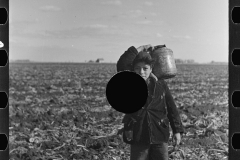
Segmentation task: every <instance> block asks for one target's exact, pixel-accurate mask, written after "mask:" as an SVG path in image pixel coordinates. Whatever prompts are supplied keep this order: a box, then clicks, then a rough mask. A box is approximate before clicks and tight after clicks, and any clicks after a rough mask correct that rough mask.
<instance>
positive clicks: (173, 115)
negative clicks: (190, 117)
mask: <svg viewBox="0 0 240 160" xmlns="http://www.w3.org/2000/svg"><path fill="white" fill-rule="evenodd" d="M163 85H164V88H165V97H166V104H167V112H168V115H167V116H168V119H169V122H170V125H171V128H172V131H173V134H175V133H181V134H182V133H184V132H185V131H184V127H183V125H182V122H181V118H180V116H179V113H178V110H177V107H176V104H175V102H174V99H173V97H172V94H171V92H170V90H169V88H168V86H167V83H166V82H164V81H163Z"/></svg>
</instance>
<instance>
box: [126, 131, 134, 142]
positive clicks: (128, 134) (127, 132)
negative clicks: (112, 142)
mask: <svg viewBox="0 0 240 160" xmlns="http://www.w3.org/2000/svg"><path fill="white" fill-rule="evenodd" d="M124 134H125V135H126V137H127V139H128V140H132V138H133V133H132V131H125V133H124Z"/></svg>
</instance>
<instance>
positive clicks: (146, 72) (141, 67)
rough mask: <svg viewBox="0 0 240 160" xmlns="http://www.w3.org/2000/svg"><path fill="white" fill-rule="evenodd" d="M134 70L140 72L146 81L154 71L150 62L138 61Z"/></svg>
mask: <svg viewBox="0 0 240 160" xmlns="http://www.w3.org/2000/svg"><path fill="white" fill-rule="evenodd" d="M134 72H136V73H137V74H139V75H140V76H141V77H142V78H143V79H144V80H145V81H146V80H147V79H148V77H149V76H150V73H151V72H152V68H151V66H150V65H149V64H146V63H144V62H138V63H137V64H135V66H134Z"/></svg>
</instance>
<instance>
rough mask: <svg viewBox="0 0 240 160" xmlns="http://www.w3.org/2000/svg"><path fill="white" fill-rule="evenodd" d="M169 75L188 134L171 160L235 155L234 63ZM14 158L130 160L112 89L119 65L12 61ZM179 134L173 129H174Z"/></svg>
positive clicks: (184, 69) (187, 68)
mask: <svg viewBox="0 0 240 160" xmlns="http://www.w3.org/2000/svg"><path fill="white" fill-rule="evenodd" d="M177 69H178V75H177V76H176V77H175V78H173V79H169V80H167V83H168V86H169V88H170V90H171V92H172V95H173V97H174V99H175V102H176V104H177V106H178V109H179V112H180V116H181V119H182V122H183V125H184V127H185V130H186V134H185V135H183V137H182V144H181V145H180V146H178V147H176V148H174V147H173V142H172V140H171V139H170V141H169V156H170V159H171V160H181V159H187V160H191V159H192V160H219V159H221V160H224V159H227V156H228V66H227V65H177ZM9 70H10V71H9V76H10V88H9V93H10V95H9V120H10V121H9V152H10V159H11V160H20V159H21V160H41V159H42V160H53V159H58V160H60V159H62V160H74V159H76V160H81V159H82V160H90V159H95V160H97V159H99V160H124V159H126V160H127V159H129V155H130V153H129V151H130V150H129V149H130V148H129V147H130V146H129V145H127V144H125V143H124V142H123V141H122V139H121V138H122V137H121V128H122V124H121V120H122V118H123V114H122V113H119V112H116V111H115V110H114V109H112V108H111V106H109V104H108V102H107V100H106V97H105V86H106V84H107V82H108V80H109V79H110V78H111V77H112V76H113V75H114V74H115V73H116V65H115V64H64V63H62V64H60V63H51V64H43V63H42V64H41V63H39V64H38V63H35V64H34V63H33V64H31V63H30V64H17V63H12V64H10V68H9ZM171 136H172V134H171Z"/></svg>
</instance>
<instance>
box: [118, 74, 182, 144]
mask: <svg viewBox="0 0 240 160" xmlns="http://www.w3.org/2000/svg"><path fill="white" fill-rule="evenodd" d="M149 81H150V83H149V84H148V89H149V96H148V100H147V102H146V104H145V106H144V107H142V109H140V110H139V111H137V112H135V113H132V114H126V115H125V116H124V118H123V120H122V123H124V126H126V124H127V123H128V122H129V121H130V119H131V118H134V119H135V120H136V121H137V122H136V123H135V124H134V129H133V140H134V141H135V143H145V144H159V143H161V142H168V140H169V136H170V132H169V122H170V125H171V128H172V130H173V133H183V132H184V128H183V126H182V122H181V119H180V116H179V113H178V110H177V107H176V105H175V102H174V99H173V97H172V95H171V93H170V90H169V88H168V86H167V84H166V82H165V81H164V80H158V81H156V80H155V79H154V78H153V77H149Z"/></svg>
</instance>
